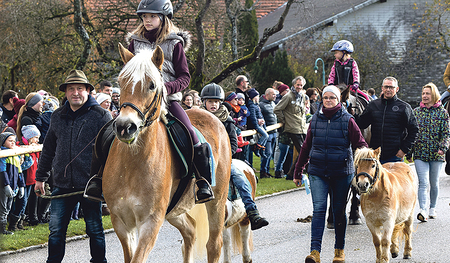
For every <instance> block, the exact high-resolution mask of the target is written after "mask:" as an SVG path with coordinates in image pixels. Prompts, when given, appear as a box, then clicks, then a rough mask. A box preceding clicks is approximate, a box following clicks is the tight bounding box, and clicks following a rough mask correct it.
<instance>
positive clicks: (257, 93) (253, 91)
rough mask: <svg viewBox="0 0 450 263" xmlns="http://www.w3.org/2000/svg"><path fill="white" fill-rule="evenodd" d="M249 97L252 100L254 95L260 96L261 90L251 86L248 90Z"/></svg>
mask: <svg viewBox="0 0 450 263" xmlns="http://www.w3.org/2000/svg"><path fill="white" fill-rule="evenodd" d="M247 94H248V97H249V98H250V99H251V100H252V99H253V98H254V97H256V96H259V92H258V91H257V90H255V89H254V88H251V89H249V90H248V91H247Z"/></svg>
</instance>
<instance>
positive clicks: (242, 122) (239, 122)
mask: <svg viewBox="0 0 450 263" xmlns="http://www.w3.org/2000/svg"><path fill="white" fill-rule="evenodd" d="M236 99H237V102H238V105H239V107H240V110H239V113H238V115H237V119H236V126H237V127H238V128H239V129H241V130H242V131H245V130H247V118H248V117H249V116H250V111H248V108H247V106H246V105H245V96H244V94H243V93H237V94H236Z"/></svg>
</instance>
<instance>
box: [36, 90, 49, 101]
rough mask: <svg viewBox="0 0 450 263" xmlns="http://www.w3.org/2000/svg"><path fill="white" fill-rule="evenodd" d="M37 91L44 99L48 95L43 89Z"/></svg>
mask: <svg viewBox="0 0 450 263" xmlns="http://www.w3.org/2000/svg"><path fill="white" fill-rule="evenodd" d="M37 93H39V94H41V96H42V97H44V99H46V98H47V97H48V92H47V91H45V90H43V89H41V90H39V91H38V92H37Z"/></svg>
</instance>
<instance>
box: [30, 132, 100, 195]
mask: <svg viewBox="0 0 450 263" xmlns="http://www.w3.org/2000/svg"><path fill="white" fill-rule="evenodd" d="M96 138H97V136H95V137H94V139H92V140H91V141H90V142H89V143H88V144H87V145H86V146H85V147H84V148H83V150H81V151H80V152H79V153H78V154H77V155H76V156H75V157H74V158H73V159H72V160H71V161H70V162H69V163H68V164H67V165H66V168H65V169H64V177H66V174H67V168H68V167H69V165H70V164H71V163H72V162H73V161H74V160H75V159H76V158H77V157H78V156H79V155H80V154H81V153H82V152H83V151H84V150H86V148H87V147H88V146H89V145H91V143H92V142H93V141H94V140H95V139H96ZM44 188H48V190H47V189H45V195H41V196H40V197H42V198H44V199H57V198H64V197H69V196H74V195H80V194H84V190H83V191H77V192H72V193H67V194H60V195H53V196H52V195H51V193H50V187H49V186H48V187H47V183H46V184H45V186H44ZM35 192H36V193H40V192H41V191H39V190H37V191H35Z"/></svg>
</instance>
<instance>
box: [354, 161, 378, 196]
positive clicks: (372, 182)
mask: <svg viewBox="0 0 450 263" xmlns="http://www.w3.org/2000/svg"><path fill="white" fill-rule="evenodd" d="M360 160H361V161H371V162H375V166H376V168H375V177H372V176H371V175H370V174H368V173H366V172H361V173H358V174H357V175H356V178H358V177H359V176H360V175H364V176H365V177H367V178H369V181H370V187H369V189H368V192H369V191H370V189H372V186H373V184H374V183H375V182H376V181H377V179H378V174H379V173H380V168H379V166H378V162H377V159H375V158H361V159H360ZM356 169H358V167H356Z"/></svg>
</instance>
